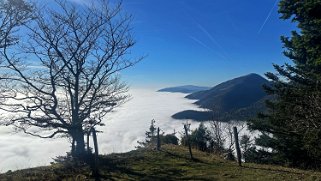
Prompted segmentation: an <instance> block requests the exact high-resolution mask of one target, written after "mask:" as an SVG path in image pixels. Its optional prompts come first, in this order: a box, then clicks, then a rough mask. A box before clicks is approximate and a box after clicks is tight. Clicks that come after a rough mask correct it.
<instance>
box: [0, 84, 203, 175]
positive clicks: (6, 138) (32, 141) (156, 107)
mask: <svg viewBox="0 0 321 181" xmlns="http://www.w3.org/2000/svg"><path fill="white" fill-rule="evenodd" d="M130 94H131V95H132V100H131V101H129V102H127V103H126V104H124V105H123V106H122V107H119V108H117V109H116V110H115V112H113V113H111V114H108V115H107V117H106V121H105V123H106V126H105V127H101V128H99V130H101V131H103V132H104V133H100V134H99V135H98V141H99V143H100V144H99V151H100V153H102V154H108V153H112V152H126V151H129V150H132V149H135V146H137V141H138V140H143V139H144V136H145V131H146V130H148V128H149V126H150V121H151V120H152V119H155V120H156V124H157V126H159V127H160V128H161V129H162V130H164V131H165V132H167V133H172V132H173V130H174V129H176V131H182V130H183V129H182V128H183V125H182V123H183V122H184V121H179V120H174V119H172V118H171V115H172V114H174V113H177V112H179V111H183V110H186V109H198V108H197V106H195V105H193V104H192V102H193V101H191V100H187V99H185V98H184V94H179V93H160V92H155V91H154V90H147V89H134V90H131V92H130ZM197 125H198V123H195V122H193V124H192V128H195V127H196V126H197ZM177 136H179V135H177ZM69 150H70V143H69V142H68V141H67V140H66V139H61V138H60V139H40V138H35V137H32V136H27V135H25V134H22V133H18V134H13V133H10V128H8V127H0V153H1V154H0V172H6V171H7V170H9V169H11V170H16V169H22V168H28V167H35V166H40V165H48V164H49V163H50V162H51V161H52V158H55V157H56V156H59V155H64V154H65V153H66V152H67V151H69Z"/></svg>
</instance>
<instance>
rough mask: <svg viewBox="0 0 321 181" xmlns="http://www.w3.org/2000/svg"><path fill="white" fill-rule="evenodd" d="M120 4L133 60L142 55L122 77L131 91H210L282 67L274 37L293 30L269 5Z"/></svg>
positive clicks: (253, 1)
mask: <svg viewBox="0 0 321 181" xmlns="http://www.w3.org/2000/svg"><path fill="white" fill-rule="evenodd" d="M123 2H124V10H125V11H126V12H128V13H131V14H132V15H133V16H134V22H133V28H134V35H135V38H136V40H137V44H136V47H135V48H134V49H133V52H134V55H148V56H147V57H146V58H145V59H144V60H143V61H142V62H140V63H139V64H137V65H136V66H135V67H133V68H131V69H130V70H127V71H126V72H124V76H123V77H124V79H125V80H126V81H127V82H128V83H129V84H130V85H132V86H157V87H159V86H170V85H183V84H195V85H206V86H213V85H215V84H217V83H219V82H221V81H224V80H227V79H230V78H233V77H237V76H241V75H245V74H248V73H258V74H261V75H263V74H264V73H265V72H267V71H273V68H272V63H277V64H283V63H284V62H286V61H287V59H286V58H285V57H284V56H283V54H282V51H283V50H282V44H281V41H280V36H281V35H289V33H290V31H291V30H293V29H295V26H294V25H293V24H291V23H290V22H289V21H284V20H280V19H279V16H280V15H279V14H278V12H277V6H275V5H276V2H275V1H274V0H244V1H239V0H224V1H222V0H202V1H200V0H135V1H133V0H124V1H123Z"/></svg>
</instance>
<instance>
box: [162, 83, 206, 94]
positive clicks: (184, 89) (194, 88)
mask: <svg viewBox="0 0 321 181" xmlns="http://www.w3.org/2000/svg"><path fill="white" fill-rule="evenodd" d="M208 89H210V87H203V86H195V85H184V86H177V87H168V88H164V89H160V90H158V91H157V92H173V93H175V92H179V93H185V94H189V93H194V92H199V91H204V90H208Z"/></svg>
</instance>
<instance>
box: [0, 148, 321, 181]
mask: <svg viewBox="0 0 321 181" xmlns="http://www.w3.org/2000/svg"><path fill="white" fill-rule="evenodd" d="M194 156H195V157H196V158H197V160H196V161H191V160H190V159H188V150H187V149H186V148H184V147H180V146H170V145H165V146H163V147H162V151H160V152H157V151H154V150H146V149H145V150H144V149H141V150H135V151H131V152H128V153H123V154H111V155H107V156H102V158H101V161H100V163H101V174H102V180H153V181H154V180H204V181H206V180H208V181H213V180H269V181H270V180H291V181H292V180H321V173H320V172H313V171H302V170H298V169H290V168H284V167H279V166H270V165H256V164H244V166H243V167H238V166H237V164H236V163H234V162H230V161H226V160H223V159H222V158H219V157H217V156H213V155H208V154H206V153H202V152H198V151H196V150H194ZM0 180H1V181H2V180H8V181H9V180H91V179H90V171H89V168H87V167H83V168H78V169H74V168H68V167H63V166H61V165H59V164H55V165H52V166H48V167H38V168H32V169H26V170H19V171H15V172H10V173H6V174H2V175H0Z"/></svg>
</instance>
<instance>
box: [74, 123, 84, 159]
mask: <svg viewBox="0 0 321 181" xmlns="http://www.w3.org/2000/svg"><path fill="white" fill-rule="evenodd" d="M84 136H85V135H84V132H83V130H82V129H81V128H80V129H79V128H78V129H77V130H75V131H74V133H73V134H72V137H73V139H74V140H75V144H76V145H75V149H74V151H73V153H72V156H74V157H78V158H82V157H84V156H85V155H86V150H85V139H84Z"/></svg>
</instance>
